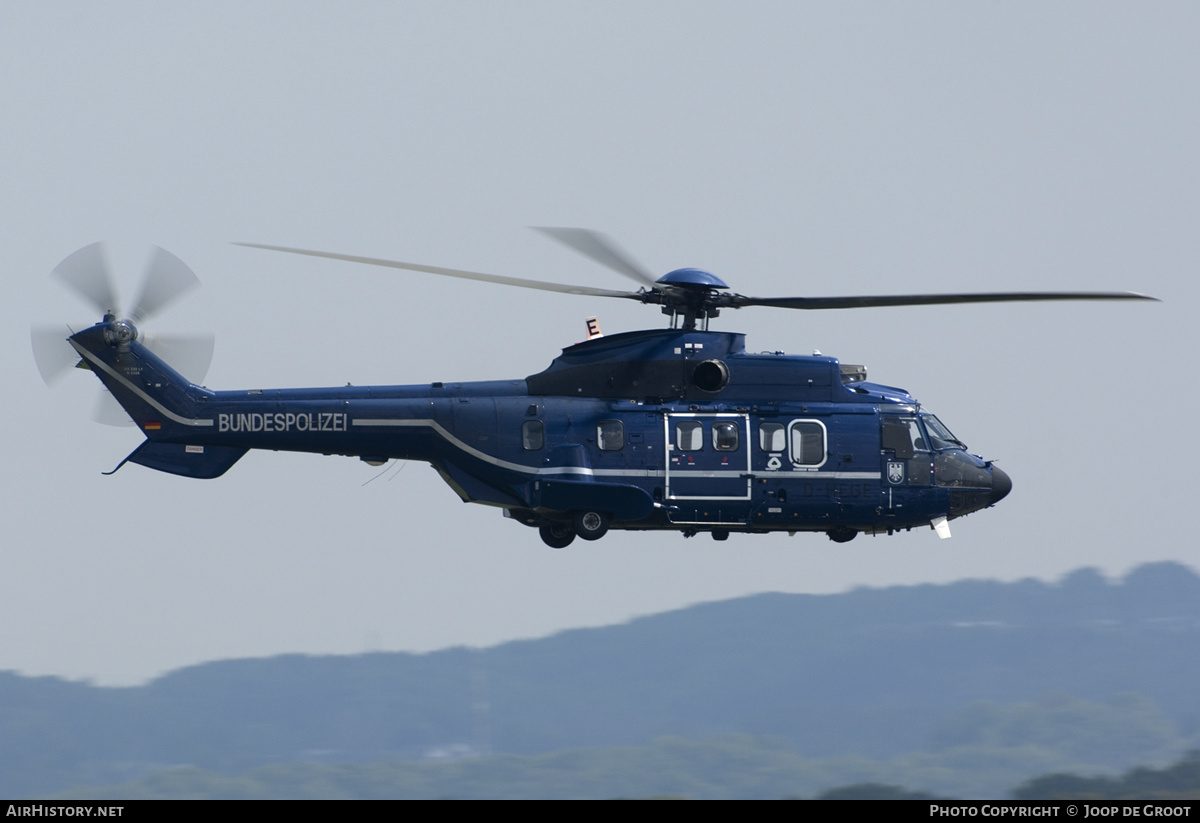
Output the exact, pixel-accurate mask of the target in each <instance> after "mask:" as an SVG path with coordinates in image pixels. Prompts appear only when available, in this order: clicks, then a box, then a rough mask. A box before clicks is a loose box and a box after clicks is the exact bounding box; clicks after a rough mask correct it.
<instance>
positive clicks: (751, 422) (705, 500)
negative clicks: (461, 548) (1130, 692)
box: [33, 228, 1155, 549]
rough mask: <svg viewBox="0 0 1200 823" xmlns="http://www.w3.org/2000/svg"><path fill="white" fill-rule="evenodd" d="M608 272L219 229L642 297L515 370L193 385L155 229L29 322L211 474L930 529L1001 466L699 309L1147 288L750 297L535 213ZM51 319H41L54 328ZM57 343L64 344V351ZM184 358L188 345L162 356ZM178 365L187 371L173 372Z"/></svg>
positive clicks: (738, 529)
mask: <svg viewBox="0 0 1200 823" xmlns="http://www.w3.org/2000/svg"><path fill="white" fill-rule="evenodd" d="M539 231H541V232H542V233H544V234H546V235H547V236H549V237H550V238H551V239H554V240H556V241H559V242H561V243H563V244H564V245H566V246H568V247H569V248H571V249H573V250H575V251H577V252H579V253H581V254H583V255H584V256H586V257H588V258H590V259H591V260H592V261H594V262H596V263H599V264H601V265H603V266H605V267H607V268H609V269H611V270H613V271H615V272H617V273H619V274H621V275H623V276H625V277H628V278H629V279H631V280H633V281H635V282H636V283H637V284H638V285H639V288H638V289H637V290H636V291H618V290H610V289H600V288H592V287H587V286H575V285H567V284H561V283H552V282H546V281H541V280H528V279H524V278H516V277H506V276H500V275H494V274H485V273H481V272H471V271H465V270H460V269H449V268H443V267H439V266H426V265H419V264H413V263H402V262H399V261H395V260H384V259H378V258H371V257H359V256H354V255H347V254H337V253H332V252H323V251H313V250H308V249H299V248H293V247H288V246H270V245H264V244H257V243H239V244H237V245H241V246H247V247H250V248H256V249H263V250H269V251H274V252H285V253H289V254H299V255H308V256H314V257H321V258H327V259H332V260H336V261H343V262H352V263H359V264H368V265H373V266H384V267H390V268H396V269H402V270H407V271H414V272H421V273H425V274H433V275H439V276H448V277H456V278H462V279H467V280H473V281H482V282H488V283H493V284H499V285H507V286H515V287H520V288H527V289H539V290H543V291H551V292H559V293H564V294H574V295H583V296H590V297H605V298H616V299H623V300H635V301H637V302H640V303H643V304H647V305H658V306H660V307H661V310H662V312H663V314H665V315H667V316H668V317H669V318H670V321H669V325H668V327H667V328H665V329H653V330H642V331H630V332H622V333H618V334H612V335H604V334H602V333H601V332H600V329H599V326H598V324H597V323H596V321H595V318H589V320H588V337H587V339H585V340H584V341H583V342H580V343H577V344H574V345H571V346H568V347H566V348H564V349H563V350H562V352H561V353H560V354H559V355H558V356H557V357H555V358H554V360H553V361H552V362H551V364H550V365H549V367H547V368H545V369H544V370H542V371H540V372H536V373H534V374H530V375H529V376H528V377H525V378H524V379H509V380H491V381H482V382H464V383H446V382H434V383H425V384H419V385H389V386H350V385H347V386H344V387H336V388H300V389H246V390H237V391H213V390H210V389H208V388H206V387H205V386H203V385H201V383H202V380H203V372H204V371H205V370H206V368H207V363H208V360H209V359H210V358H211V354H212V345H211V340H207V341H206V340H204V339H186V338H185V339H176V338H171V337H150V336H147V335H145V334H143V333H142V332H141V331H140V330H139V328H138V324H140V323H142V322H143V321H144V320H146V319H147V318H149V317H150V316H151V315H152V314H154V313H156V312H157V311H159V310H160V309H161V308H163V307H164V306H165V305H167V304H169V303H171V302H173V301H174V300H175V299H176V298H177V297H179V296H180V295H182V294H183V293H184V292H186V291H188V290H190V289H191V288H193V287H194V286H195V285H196V284H197V283H198V278H196V276H195V274H194V273H193V272H192V271H191V270H190V269H189V268H188V267H187V266H186V264H184V263H183V262H182V261H181V260H179V259H178V258H176V257H175V256H174V255H172V254H170V253H169V252H166V251H164V250H162V249H156V250H155V251H154V254H153V256H152V258H151V263H150V265H149V267H148V270H147V273H146V276H145V281H144V285H143V287H142V291H141V293H140V295H139V296H138V298H137V299H136V300H135V301H134V304H133V305H134V308H133V309H132V310H130V311H129V313H128V314H127V315H124V316H122V313H121V311H120V310H119V308H118V307H119V305H120V303H119V300H118V298H117V296H116V292H115V290H114V289H113V287H112V280H111V277H110V275H109V273H108V269H107V264H106V263H105V259H104V254H103V248H102V245H101V244H99V243H96V244H93V245H90V246H85V247H84V248H82V249H80V250H78V251H77V252H75V253H74V254H72V255H70V256H68V257H67V258H66V259H65V260H63V262H62V263H60V264H59V265H58V266H57V267H56V268H55V269H54V272H53V274H54V276H55V277H56V278H57V279H58V280H60V281H61V282H62V283H64V284H65V285H67V286H68V287H70V288H71V289H73V290H74V291H76V292H77V293H78V294H79V295H80V296H82V297H83V298H84V299H85V300H86V301H87V302H89V303H90V304H91V305H92V306H93V307H95V308H96V309H97V310H98V311H99V312H100V313H101V315H102V319H101V320H100V321H99V322H97V323H95V324H94V325H92V326H90V327H88V328H85V329H83V330H81V331H78V332H72V333H71V334H70V335H69V336H67V337H65V342H66V343H69V348H68V347H66V346H64V345H63V342H64V337H63V335H62V333H61V331H59V330H58V329H45V328H43V329H38V328H36V327H35V329H34V333H33V341H34V355H35V360H36V362H37V365H38V368H39V370H40V371H41V373H42V375H43V377H44V378H45V379H46V380H47V382H48V383H49V382H51V381H52V380H53V378H54V377H56V376H57V375H58V374H60V373H62V372H64V371H65V370H66V369H67V368H69V367H70V365H72V364H74V365H76V366H77V367H79V368H85V369H90V370H91V371H92V372H94V373H95V375H96V376H97V377H98V378H99V379H100V381H101V383H102V384H103V386H104V388H105V389H107V390H108V392H109V393H110V394H111V396H112V398H115V400H116V401H117V402H118V403H119V404H120V406H121V408H122V409H123V411H124V414H126V415H128V418H129V419H131V420H132V421H133V422H134V423H135V424H136V425H137V426H138V427H139V428H140V429H141V431H142V433H143V434H144V435H145V440H144V441H143V442H142V443H141V444H140V445H139V446H138V447H137V448H136V449H134V451H133V452H132V453H131V454H130V455H129V456H128V457H126V458H125V459H124V460H122V461H121V463H120V464H118V466H117V467H116V468H114V469H113V470H112V471H111V472H105V474H112V473H115V472H116V471H117V470H118V469H120V468H121V467H122V466H124V465H125V464H126V463H135V464H137V465H140V466H144V467H146V468H150V469H155V470H157V471H162V472H167V473H170V474H175V475H181V476H184V477H192V478H216V477H220V476H221V475H222V474H224V473H225V472H226V471H228V470H229V469H230V468H231V467H232V466H233V465H234V464H235V463H236V462H237V461H238V460H240V459H241V458H242V457H243V456H244V455H245V454H246V452H247V451H249V450H250V449H270V450H274V451H280V450H283V451H296V452H311V453H319V454H327V455H345V456H351V457H357V458H359V459H360V460H362V461H364V462H366V463H368V464H370V465H373V466H378V465H384V464H386V463H387V462H388V461H391V460H411V461H420V462H425V463H429V464H430V465H431V466H432V467H433V468H434V469H435V470H436V471H437V473H438V474H439V475H440V476H441V477H442V479H443V480H444V481H445V482H446V483H447V484H448V485H449V486H450V487H451V488H452V489H453V490H454V491H455V492H456V493H457V494H458V495H459V497H460V498H462V500H463V501H465V502H471V503H480V504H484V505H489V506H494V507H498V508H500V509H501V510H502V512H503V514H504V516H505V517H507V518H510V519H512V520H515V521H516V522H518V523H521V524H523V525H525V526H529V527H532V528H536V529H537V530H538V532H539V534H540V536H541V538H542V540H543V542H545V543H546V544H547V545H548V546H551V547H552V548H556V549H561V548H565V547H566V546H568V545H570V544H571V543H572V542H573V541H574V540H575V539H576V538H577V537H578V538H581V539H583V540H588V541H593V540H598V539H600V538H601V537H603V536H604V535H605V534H606V533H607V532H608V531H609V530H612V529H622V530H634V531H639V530H647V531H675V532H679V533H682V534H683V535H684V536H685V537H692V536H695V535H697V534H700V533H708V534H710V535H711V537H712V538H713V539H715V540H726V539H727V538H728V537H729V535H730V534H731V533H754V534H757V533H768V532H780V531H782V532H787V533H789V534H796V533H798V532H823V533H825V534H826V535H827V536H828V537H829V539H831V540H833V541H835V542H837V543H845V542H848V541H850V540H852V539H854V538H855V537H856V536H857V535H859V534H870V535H880V534H888V535H891V534H895V533H897V532H900V531H909V530H911V529H914V528H931V529H932V530H933V531H934V532H936V534H937V535H938V536H939V537H940V538H942V539H945V538H948V537H950V526H949V523H950V521H952V520H954V519H956V518H959V517H963V516H966V515H968V514H971V513H973V512H976V511H980V510H982V509H986V508H989V507H991V506H994V505H996V504H997V503H999V502H1000V501H1001V500H1002V499H1004V498H1005V497H1006V496H1007V495H1008V494H1009V492H1010V491H1011V490H1012V480H1011V478H1010V477H1009V476H1008V474H1007V473H1006V472H1004V471H1003V470H1002V469H1001V468H999V467H998V466H996V465H995V464H994V462H993V461H991V460H985V459H983V458H982V457H979V456H977V455H974V454H972V453H971V452H970V451H968V448H967V446H966V445H965V444H964V443H963V442H962V441H961V440H959V439H958V438H957V437H955V436H954V435H953V434H952V433H951V431H950V430H949V428H947V427H946V425H945V424H943V423H942V422H941V421H940V420H939V419H938V418H937V417H936V416H935V415H933V414H932V413H930V412H929V411H927V410H926V409H924V408H923V407H922V406H921V404H920V402H919V401H918V400H917V399H916V398H915V397H913V396H912V395H911V394H910V393H909V392H907V391H905V390H904V389H900V388H896V387H892V386H886V385H882V384H878V383H873V382H869V381H868V380H867V370H866V368H865V367H864V366H860V365H850V364H843V363H841V362H839V360H838V359H837V358H834V357H829V356H824V355H820V354H813V355H790V354H785V353H783V352H764V353H752V352H749V351H747V349H746V345H745V335H744V334H742V333H737V332H724V331H713V330H710V329H709V323H710V321H711V320H712V319H714V318H716V317H718V316H719V315H720V313H721V311H722V310H724V309H742V308H750V307H773V308H783V309H793V310H828V309H851V308H865V307H879V306H922V305H941V304H957V303H991V302H1026V301H1057V300H1155V298H1153V297H1149V296H1147V295H1142V294H1136V293H1133V292H991V293H961V294H912V295H876V296H851V297H766V298H760V297H750V296H746V295H742V294H738V293H736V292H733V291H730V289H729V286H728V285H727V284H726V283H725V282H724V281H723V280H722V279H721V278H719V277H717V276H716V275H714V274H712V273H710V272H707V271H704V270H702V269H697V268H680V269H675V270H673V271H670V272H668V273H667V274H665V275H663V276H661V277H657V278H656V277H654V276H653V275H652V274H651V273H649V272H648V271H647V270H646V269H645V268H644V267H643V266H641V265H640V264H638V263H637V262H635V261H634V260H633V258H632V257H630V256H629V255H628V254H627V253H626V252H624V251H623V250H622V249H621V248H620V247H618V246H617V244H616V243H615V242H613V241H612V240H610V239H609V238H607V237H606V236H604V235H602V234H599V233H597V232H594V231H591V230H587V229H571V228H542V229H539ZM59 328H60V329H61V326H60V327H59ZM77 359H78V362H77V363H76V362H75V361H76V360H77ZM185 361H186V362H187V363H188V366H187V367H184V366H183V365H181V364H182V363H183V362H185ZM185 375H186V376H185Z"/></svg>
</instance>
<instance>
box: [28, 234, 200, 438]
mask: <svg viewBox="0 0 1200 823" xmlns="http://www.w3.org/2000/svg"><path fill="white" fill-rule="evenodd" d="M51 275H52V276H53V277H54V279H56V280H58V281H59V282H60V283H62V284H63V285H65V286H66V287H67V288H68V289H70V290H71V291H73V292H75V294H77V295H78V296H79V297H80V298H82V299H83V300H84V302H86V303H88V304H89V305H90V306H91V307H92V308H93V309H94V310H95V311H96V312H98V313H99V314H100V315H101V321H100V322H105V323H114V324H115V325H114V329H115V330H116V331H117V332H118V333H119V334H120V335H121V342H123V343H128V342H132V340H138V341H140V342H141V344H142V345H143V346H145V347H146V348H148V349H149V350H150V351H152V352H153V353H154V354H155V355H156V356H158V357H159V358H161V359H162V360H163V361H165V362H166V363H168V364H170V365H171V366H172V368H174V369H175V370H176V371H178V372H179V373H180V374H182V375H183V376H184V377H186V378H187V379H188V380H190V381H192V382H193V383H200V382H201V381H203V379H204V376H205V375H206V374H207V373H208V367H209V364H210V363H211V362H212V355H213V344H214V339H213V336H212V335H211V334H168V333H151V334H143V333H142V332H140V331H139V329H138V325H140V324H141V323H143V322H144V321H146V320H148V319H150V318H151V317H152V316H154V315H155V314H157V313H158V312H160V311H162V310H163V309H164V308H166V307H167V306H169V305H170V304H172V303H174V302H175V301H176V300H177V299H179V298H180V297H182V296H183V295H184V294H186V293H187V292H189V291H191V290H192V289H194V288H195V287H196V286H198V285H200V279H199V278H198V277H196V274H195V273H194V272H193V271H192V270H191V269H190V268H189V267H188V265H187V264H186V263H184V262H183V261H182V260H180V259H179V258H178V257H176V256H175V255H173V254H171V253H170V252H169V251H166V250H165V249H161V248H158V247H157V246H155V247H154V248H153V251H152V253H151V256H150V260H149V263H148V264H147V266H146V272H145V275H144V276H143V278H142V285H141V288H140V289H139V291H138V296H137V298H136V299H135V300H134V302H133V308H132V309H131V310H130V311H129V313H128V314H127V315H125V314H123V313H122V309H121V301H120V298H119V296H118V292H117V289H116V287H115V286H114V284H113V277H112V274H111V271H110V269H109V265H108V261H107V258H106V255H105V249H104V244H103V243H92V244H91V245H88V246H84V247H83V248H81V249H79V250H78V251H76V252H74V253H72V254H70V255H69V256H67V257H66V259H64V260H63V261H62V262H61V263H59V264H58V265H57V266H55V267H54V270H53V271H52V272H51ZM81 327H82V324H81V326H80V327H77V329H74V330H73V329H72V328H70V327H69V326H67V325H65V324H62V323H58V324H35V325H34V326H33V328H32V330H31V335H30V337H31V342H32V345H33V358H34V362H35V363H36V364H37V368H38V372H39V373H40V374H41V376H42V380H43V381H45V383H46V385H52V384H54V383H56V382H57V381H58V380H59V379H61V378H62V376H63V375H64V374H66V373H67V371H68V370H69V369H70V368H71V367H72V366H74V365H76V364H78V363H79V355H78V354H77V353H76V352H75V350H74V348H73V347H72V346H71V344H70V343H69V342H67V338H68V337H70V336H71V334H73V332H74V331H75V330H78V328H81ZM106 334H107V332H106ZM104 394H108V392H104ZM118 412H119V413H118ZM93 416H94V418H95V419H96V420H97V421H98V422H101V423H106V424H109V425H130V424H131V423H132V421H131V420H129V418H128V416H127V415H125V413H124V411H123V410H121V408H120V406H119V405H118V404H117V403H116V401H115V399H114V398H113V397H112V396H111V395H109V396H108V397H103V396H102V397H101V398H100V402H99V403H98V404H97V407H96V413H95V414H94V415H93Z"/></svg>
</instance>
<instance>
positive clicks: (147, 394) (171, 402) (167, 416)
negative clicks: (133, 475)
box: [70, 320, 247, 478]
mask: <svg viewBox="0 0 1200 823" xmlns="http://www.w3.org/2000/svg"><path fill="white" fill-rule="evenodd" d="M136 337H137V332H136V330H133V329H132V326H129V325H127V321H121V322H113V321H111V320H110V321H108V322H105V323H98V324H96V325H95V326H92V327H91V328H90V329H86V330H84V331H81V332H79V333H78V334H75V335H73V336H72V337H71V338H70V342H71V345H72V346H74V347H75V350H76V351H77V352H79V354H80V356H81V357H82V358H83V363H84V364H86V365H87V367H88V368H90V369H91V370H92V371H93V372H95V373H96V376H97V377H99V378H100V381H101V382H102V383H103V384H104V385H105V387H107V388H108V390H109V391H110V392H111V393H112V395H113V397H115V398H116V399H117V402H118V403H120V404H121V407H122V408H124V409H125V411H126V413H128V415H129V416H130V417H131V418H132V419H133V422H134V423H136V424H137V425H138V427H140V428H141V430H142V432H143V433H144V434H145V435H146V441H145V442H144V443H142V444H141V445H140V446H138V448H137V449H135V450H134V451H133V453H132V454H130V455H129V456H128V457H126V458H125V459H124V460H122V461H121V463H120V465H118V466H117V469H119V468H121V466H123V465H125V464H126V463H137V464H139V465H142V466H146V467H147V468H151V469H156V470H158V471H161V472H167V473H169V474H178V475H182V476H183V477H198V478H212V477H220V476H221V475H222V474H224V473H225V472H226V471H228V470H229V468H230V467H231V466H232V465H233V464H234V463H236V462H237V461H238V460H239V459H241V457H242V455H244V454H245V453H246V451H247V449H246V448H244V447H241V446H224V445H218V444H212V443H205V442H204V441H205V440H207V439H208V437H207V435H209V434H210V433H211V432H212V431H213V429H214V426H213V418H212V416H211V415H207V416H206V415H205V412H206V411H207V408H206V406H207V403H206V400H207V398H208V396H210V394H211V393H210V392H209V391H208V390H207V389H203V388H201V387H199V386H195V385H193V384H192V383H191V382H190V381H188V379H187V378H185V377H184V376H183V375H182V374H180V373H179V372H177V371H175V370H174V369H173V368H171V367H170V366H169V365H167V364H166V363H165V362H164V361H163V360H162V359H161V358H160V357H158V356H157V355H155V354H154V352H152V351H150V350H149V349H148V348H146V347H145V346H143V345H142V344H141V343H139V342H138V341H137V339H136ZM117 469H113V472H115V471H116V470H117ZM109 474H112V472H109Z"/></svg>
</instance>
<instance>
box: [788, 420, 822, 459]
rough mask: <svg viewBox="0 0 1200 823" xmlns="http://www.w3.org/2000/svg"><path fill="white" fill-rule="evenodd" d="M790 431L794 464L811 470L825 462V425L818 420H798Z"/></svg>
mask: <svg viewBox="0 0 1200 823" xmlns="http://www.w3.org/2000/svg"><path fill="white" fill-rule="evenodd" d="M790 429H791V435H792V463H793V464H795V465H797V466H808V467H810V468H811V467H816V466H820V465H821V464H822V463H824V462H825V424H823V423H821V422H819V421H817V420H797V421H795V422H794V423H792V425H791V426H790Z"/></svg>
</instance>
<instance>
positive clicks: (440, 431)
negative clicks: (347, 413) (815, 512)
mask: <svg viewBox="0 0 1200 823" xmlns="http://www.w3.org/2000/svg"><path fill="white" fill-rule="evenodd" d="M350 422H351V425H354V426H365V427H369V428H375V427H379V428H429V429H433V430H434V432H436V433H437V435H438V436H439V437H441V438H442V439H443V440H445V441H446V442H447V443H449V444H451V445H452V446H454V447H455V448H457V449H460V450H461V451H464V452H466V453H467V454H469V455H471V456H472V457H475V458H477V459H479V460H482V461H484V462H485V463H490V464H492V465H493V466H496V467H498V468H502V469H507V470H509V471H514V472H520V473H521V474H532V475H561V474H576V475H582V476H585V477H664V476H665V475H666V472H665V471H664V470H663V469H586V468H583V467H580V466H561V467H558V468H537V467H534V466H526V465H524V464H523V463H513V462H511V461H508V460H501V459H500V458H499V457H493V456H492V455H490V454H488V453H487V452H483V451H480V450H479V449H477V448H475V447H474V446H469V445H467V444H466V443H464V442H463V441H462V440H459V439H458V438H457V437H455V436H454V435H453V434H451V433H450V432H449V431H447V430H446V429H445V428H444V427H443V426H442V425H441V424H440V423H438V422H437V421H436V420H429V419H426V418H408V419H403V420H400V419H392V418H378V417H377V418H365V417H360V418H356V419H354V420H351V421H350ZM746 474H747V472H743V471H696V472H694V473H691V472H688V471H683V472H680V471H679V470H675V471H673V472H672V476H674V477H680V476H684V477H693V478H700V477H711V478H725V479H728V478H739V477H745V476H746ZM749 474H751V475H752V476H754V477H756V478H771V477H774V478H784V477H787V478H791V479H793V480H798V479H801V478H809V479H820V480H878V479H880V478H881V477H882V476H883V475H882V473H881V472H871V471H866V472H820V471H817V472H778V471H769V472H750V473H749Z"/></svg>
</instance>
